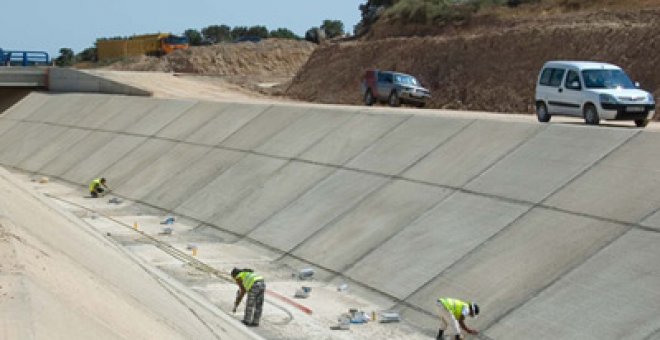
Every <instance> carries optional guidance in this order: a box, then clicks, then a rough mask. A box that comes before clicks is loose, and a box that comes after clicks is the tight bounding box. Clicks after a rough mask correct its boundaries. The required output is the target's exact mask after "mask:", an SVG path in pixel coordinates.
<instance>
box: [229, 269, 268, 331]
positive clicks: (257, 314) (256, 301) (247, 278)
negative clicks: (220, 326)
mask: <svg viewBox="0 0 660 340" xmlns="http://www.w3.org/2000/svg"><path fill="white" fill-rule="evenodd" d="M231 277H233V278H234V280H236V284H237V285H238V288H239V291H238V292H237V293H236V301H235V302H234V309H233V310H232V311H233V312H234V313H236V309H237V308H238V305H240V304H241V300H243V296H244V295H245V293H247V296H248V297H247V302H246V303H245V314H244V315H243V324H245V325H246V326H248V327H257V326H259V319H261V311H262V309H263V305H264V293H265V292H266V284H265V283H264V278H263V277H261V276H259V275H257V274H255V273H254V271H253V270H252V269H238V268H234V269H233V270H232V271H231Z"/></svg>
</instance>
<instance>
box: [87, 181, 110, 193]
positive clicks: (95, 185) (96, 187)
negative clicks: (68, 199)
mask: <svg viewBox="0 0 660 340" xmlns="http://www.w3.org/2000/svg"><path fill="white" fill-rule="evenodd" d="M104 188H105V189H104ZM106 190H108V186H107V185H106V184H105V178H103V177H101V178H96V179H94V180H93V181H92V183H89V193H90V194H91V195H92V197H94V198H97V197H99V195H100V194H102V193H103V192H104V191H106Z"/></svg>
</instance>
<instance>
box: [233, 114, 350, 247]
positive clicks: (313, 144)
mask: <svg viewBox="0 0 660 340" xmlns="http://www.w3.org/2000/svg"><path fill="white" fill-rule="evenodd" d="M353 114H357V113H355V112H353ZM350 120H351V119H350V118H349V119H346V121H344V122H343V123H341V124H339V125H338V126H337V127H335V128H334V129H331V131H329V132H327V133H326V134H324V135H323V136H321V137H320V138H319V139H317V140H316V141H315V142H314V143H312V144H311V145H309V146H308V147H307V148H305V149H304V150H302V151H300V152H298V154H297V155H295V157H293V158H291V159H289V161H288V162H287V163H286V164H285V165H284V166H282V167H281V168H279V169H277V171H275V172H274V173H273V175H276V174H278V173H280V172H281V170H282V169H283V168H284V167H286V166H288V165H289V164H291V163H294V162H300V163H305V164H311V165H317V166H325V167H328V166H327V165H325V164H316V163H314V162H306V161H305V160H302V159H299V158H298V157H300V156H301V155H303V154H305V152H307V151H308V150H310V149H311V148H313V147H314V146H315V145H317V144H318V143H320V142H321V141H322V140H323V139H324V138H325V137H326V136H328V135H329V134H330V133H332V132H334V131H335V130H337V129H339V128H340V127H341V126H343V125H345V124H348V122H349V121H350ZM255 154H256V152H255ZM268 157H275V156H272V155H268ZM336 172H337V171H336V170H335V171H333V172H332V173H331V174H328V175H327V176H326V177H325V178H328V177H330V176H332V175H334V174H335V173H336ZM325 178H320V179H319V180H317V181H316V182H314V183H312V184H310V185H309V186H308V187H307V189H305V190H303V191H302V192H301V193H299V194H298V195H296V196H295V197H294V198H292V199H291V200H290V201H289V202H287V203H286V204H285V205H284V207H283V208H282V209H280V210H283V209H286V208H287V207H289V206H291V204H293V203H294V202H296V201H298V200H299V199H300V198H301V197H302V196H304V195H305V194H306V193H308V192H309V191H310V190H312V189H313V188H314V187H316V185H318V184H319V183H321V182H322V181H323V180H325ZM277 212H278V211H274V212H273V213H271V214H270V215H268V216H267V217H266V218H264V219H263V220H261V221H259V222H258V223H257V224H256V225H255V226H254V227H252V228H250V229H249V230H248V231H247V232H245V233H244V234H243V235H244V236H247V235H248V234H250V233H251V232H253V231H254V230H256V229H258V228H259V227H260V226H262V225H263V223H264V222H266V221H268V220H269V219H270V218H271V217H273V216H275V215H276V214H277Z"/></svg>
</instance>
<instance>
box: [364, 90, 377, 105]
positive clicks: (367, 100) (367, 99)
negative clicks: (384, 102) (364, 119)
mask: <svg viewBox="0 0 660 340" xmlns="http://www.w3.org/2000/svg"><path fill="white" fill-rule="evenodd" d="M374 101H375V100H374V95H373V94H372V93H371V89H368V90H367V92H366V93H365V94H364V105H366V106H371V105H374Z"/></svg>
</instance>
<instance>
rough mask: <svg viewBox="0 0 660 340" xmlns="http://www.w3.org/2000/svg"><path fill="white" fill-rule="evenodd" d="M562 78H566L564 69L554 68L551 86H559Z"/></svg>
mask: <svg viewBox="0 0 660 340" xmlns="http://www.w3.org/2000/svg"><path fill="white" fill-rule="evenodd" d="M562 79H564V70H563V69H560V68H556V69H553V70H552V76H550V86H554V87H559V85H561V81H562Z"/></svg>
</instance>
